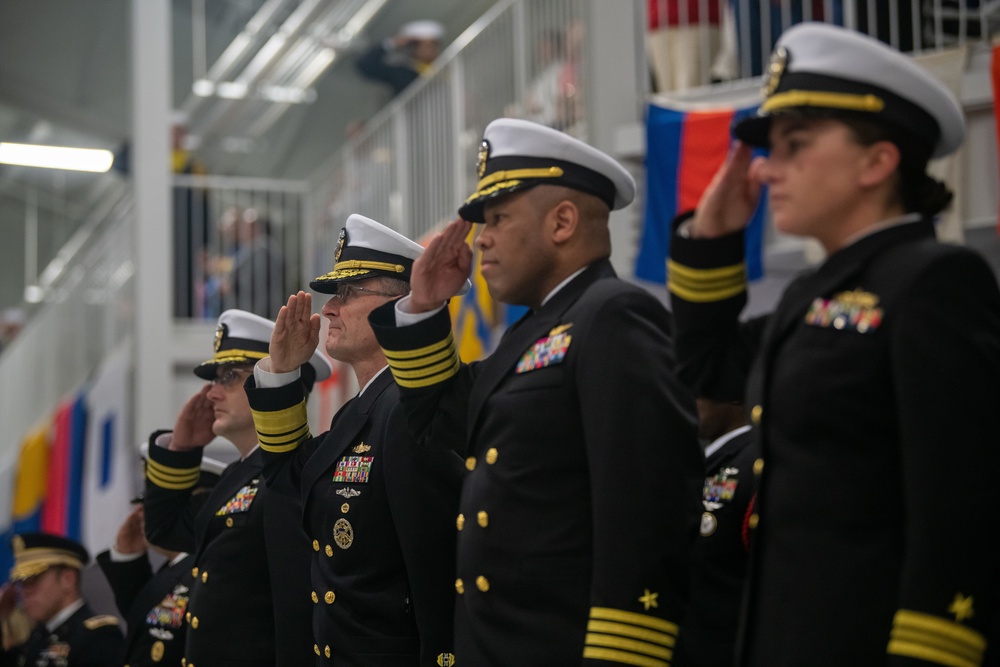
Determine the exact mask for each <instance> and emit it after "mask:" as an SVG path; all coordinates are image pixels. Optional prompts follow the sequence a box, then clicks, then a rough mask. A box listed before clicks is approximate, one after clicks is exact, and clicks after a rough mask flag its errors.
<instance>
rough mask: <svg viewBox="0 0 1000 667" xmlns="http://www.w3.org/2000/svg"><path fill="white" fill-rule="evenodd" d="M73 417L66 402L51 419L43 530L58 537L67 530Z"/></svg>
mask: <svg viewBox="0 0 1000 667" xmlns="http://www.w3.org/2000/svg"><path fill="white" fill-rule="evenodd" d="M72 416H73V403H72V401H68V400H66V401H63V402H62V403H60V404H59V405H58V407H56V410H55V413H54V414H53V417H52V431H51V434H50V443H49V466H48V470H47V471H46V475H45V501H44V502H43V503H42V517H41V530H42V531H43V532H46V533H53V534H56V535H64V534H65V530H66V506H67V503H68V495H69V494H68V491H69V484H68V480H69V457H70V451H69V450H70V436H71V429H72Z"/></svg>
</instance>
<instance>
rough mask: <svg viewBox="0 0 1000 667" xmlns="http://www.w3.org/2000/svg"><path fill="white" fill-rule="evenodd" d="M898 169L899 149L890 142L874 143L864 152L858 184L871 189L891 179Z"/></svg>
mask: <svg viewBox="0 0 1000 667" xmlns="http://www.w3.org/2000/svg"><path fill="white" fill-rule="evenodd" d="M898 167H899V147H898V146H897V145H896V144H894V143H892V142H891V141H876V142H875V143H874V144H872V145H871V146H869V147H868V148H867V150H866V151H865V157H864V163H863V165H862V169H861V174H860V177H859V184H860V185H861V186H862V187H865V188H872V187H877V186H879V185H881V184H882V183H885V182H886V181H888V180H889V179H891V178H892V175H893V174H894V173H896V169H897V168H898Z"/></svg>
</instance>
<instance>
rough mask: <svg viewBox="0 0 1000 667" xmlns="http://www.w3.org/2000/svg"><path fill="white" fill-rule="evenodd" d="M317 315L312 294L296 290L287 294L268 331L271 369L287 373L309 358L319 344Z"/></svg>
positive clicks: (274, 371) (318, 320) (318, 317)
mask: <svg viewBox="0 0 1000 667" xmlns="http://www.w3.org/2000/svg"><path fill="white" fill-rule="evenodd" d="M319 327H320V316H319V314H318V313H314V312H312V295H311V294H308V293H306V292H299V293H298V294H293V295H291V296H290V297H288V303H286V304H285V305H284V306H282V307H281V310H280V311H278V317H277V319H276V320H275V321H274V331H273V332H272V333H271V347H270V355H271V361H270V369H269V370H270V371H271V372H272V373H287V372H289V371H293V370H295V369H296V368H298V367H300V366H302V365H303V364H306V363H308V362H309V359H310V358H311V357H312V355H313V353H314V352H316V346H317V345H319Z"/></svg>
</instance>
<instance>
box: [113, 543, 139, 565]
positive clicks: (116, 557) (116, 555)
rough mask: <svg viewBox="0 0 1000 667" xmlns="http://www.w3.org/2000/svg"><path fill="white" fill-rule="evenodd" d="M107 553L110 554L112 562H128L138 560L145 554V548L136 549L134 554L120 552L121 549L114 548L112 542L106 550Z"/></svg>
mask: <svg viewBox="0 0 1000 667" xmlns="http://www.w3.org/2000/svg"><path fill="white" fill-rule="evenodd" d="M108 553H109V554H110V555H111V562H112V563H128V562H130V561H133V560H139V559H140V558H142V557H143V556H145V555H146V552H145V550H143V551H137V552H136V553H134V554H126V553H122V552H121V551H118V549H117V548H115V545H114V544H112V545H111V549H109V550H108Z"/></svg>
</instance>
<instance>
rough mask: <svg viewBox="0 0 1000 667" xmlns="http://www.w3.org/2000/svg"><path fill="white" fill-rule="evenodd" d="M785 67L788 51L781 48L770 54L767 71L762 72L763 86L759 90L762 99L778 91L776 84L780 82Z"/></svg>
mask: <svg viewBox="0 0 1000 667" xmlns="http://www.w3.org/2000/svg"><path fill="white" fill-rule="evenodd" d="M787 65H788V51H787V50H786V49H785V47H783V46H781V47H778V48H777V49H775V51H774V53H772V54H771V61H770V62H769V63H768V65H767V71H766V72H764V85H763V87H762V88H761V92H762V93H763V95H764V97H770V96H771V95H773V94H774V91H775V90H777V89H778V82H779V81H780V80H781V75H782V74H784V73H785V67H786V66H787Z"/></svg>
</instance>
